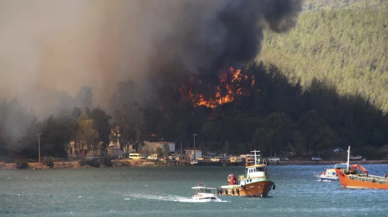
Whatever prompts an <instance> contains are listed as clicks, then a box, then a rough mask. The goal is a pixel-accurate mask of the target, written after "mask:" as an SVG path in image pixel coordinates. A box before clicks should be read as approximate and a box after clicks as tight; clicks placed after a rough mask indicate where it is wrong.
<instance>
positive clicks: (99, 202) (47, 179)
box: [0, 165, 388, 217]
mask: <svg viewBox="0 0 388 217" xmlns="http://www.w3.org/2000/svg"><path fill="white" fill-rule="evenodd" d="M333 166H334V165H326V166H321V165H319V166H294V165H287V166H277V165H271V166H269V171H270V179H271V180H272V181H274V182H275V184H276V190H275V191H271V192H270V197H267V198H244V197H226V196H221V197H220V198H221V199H222V200H223V201H224V202H211V203H195V202H193V201H191V200H190V197H191V196H192V195H193V194H194V191H193V190H192V189H191V187H192V186H196V185H198V183H199V182H203V183H204V184H205V185H206V186H209V187H218V186H220V185H225V184H227V180H226V179H227V176H228V175H229V174H230V173H234V174H236V175H237V174H242V173H243V170H244V168H243V167H199V166H197V167H193V166H191V167H157V168H155V167H142V168H141V167H137V168H135V167H134V168H103V169H60V170H59V169H57V170H0V216H169V217H171V216H177V217H178V216H179V217H180V216H201V217H203V216H222V217H228V216H233V217H236V216H271V217H272V216H287V217H289V216H295V217H305V216H306V217H307V216H314V217H317V216H336V217H337V216H346V217H350V216H372V217H377V216H384V217H386V216H388V191H384V190H347V189H342V188H341V187H340V184H339V182H331V183H321V182H318V181H317V180H316V178H315V177H313V174H314V173H321V172H322V171H323V170H324V169H325V168H330V167H333ZM365 167H366V168H367V169H368V170H369V171H370V174H376V175H383V174H384V173H388V166H387V165H365Z"/></svg>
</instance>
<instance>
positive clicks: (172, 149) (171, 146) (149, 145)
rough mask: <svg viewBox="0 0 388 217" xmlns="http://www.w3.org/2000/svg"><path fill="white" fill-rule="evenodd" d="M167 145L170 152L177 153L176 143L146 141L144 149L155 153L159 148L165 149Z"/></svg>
mask: <svg viewBox="0 0 388 217" xmlns="http://www.w3.org/2000/svg"><path fill="white" fill-rule="evenodd" d="M164 144H167V145H168V147H169V149H170V152H175V143H174V142H164V141H163V142H149V141H144V147H143V150H144V149H148V150H149V151H151V152H155V151H156V149H157V148H161V149H163V145H164Z"/></svg>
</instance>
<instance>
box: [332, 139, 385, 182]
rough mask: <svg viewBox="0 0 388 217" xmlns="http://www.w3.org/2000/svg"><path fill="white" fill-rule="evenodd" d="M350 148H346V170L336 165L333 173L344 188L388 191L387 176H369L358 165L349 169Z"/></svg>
mask: <svg viewBox="0 0 388 217" xmlns="http://www.w3.org/2000/svg"><path fill="white" fill-rule="evenodd" d="M349 155H350V146H349V148H348V161H347V163H346V164H342V165H346V168H344V167H341V166H338V165H336V166H335V171H336V172H337V174H338V177H339V181H340V183H341V185H342V187H344V188H367V189H388V182H387V181H388V180H387V175H386V174H384V176H375V175H370V174H369V172H368V170H366V169H365V168H364V167H362V166H361V165H358V164H354V165H352V166H350V167H349Z"/></svg>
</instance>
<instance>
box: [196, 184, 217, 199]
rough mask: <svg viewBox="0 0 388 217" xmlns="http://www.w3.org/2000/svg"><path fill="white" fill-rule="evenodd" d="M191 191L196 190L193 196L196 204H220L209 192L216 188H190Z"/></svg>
mask: <svg viewBox="0 0 388 217" xmlns="http://www.w3.org/2000/svg"><path fill="white" fill-rule="evenodd" d="M192 189H195V190H196V194H195V195H194V196H193V200H195V201H198V202H213V201H214V202H220V201H221V199H219V198H218V197H217V196H216V195H214V194H213V193H212V192H211V190H215V189H216V188H208V187H203V186H196V187H192Z"/></svg>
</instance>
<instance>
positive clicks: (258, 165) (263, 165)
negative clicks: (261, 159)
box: [246, 164, 266, 168]
mask: <svg viewBox="0 0 388 217" xmlns="http://www.w3.org/2000/svg"><path fill="white" fill-rule="evenodd" d="M265 166H266V165H265V164H256V165H251V166H246V168H257V167H265Z"/></svg>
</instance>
